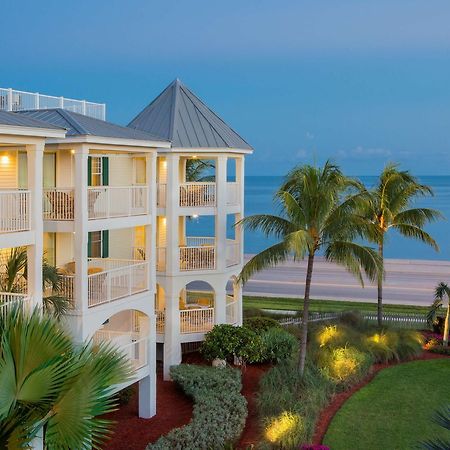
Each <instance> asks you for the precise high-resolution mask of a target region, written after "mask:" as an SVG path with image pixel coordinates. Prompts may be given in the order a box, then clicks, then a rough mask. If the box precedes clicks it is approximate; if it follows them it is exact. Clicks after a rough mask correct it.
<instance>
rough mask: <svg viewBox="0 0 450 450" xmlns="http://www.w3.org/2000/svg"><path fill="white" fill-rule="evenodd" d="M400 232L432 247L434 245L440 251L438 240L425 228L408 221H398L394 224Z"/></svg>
mask: <svg viewBox="0 0 450 450" xmlns="http://www.w3.org/2000/svg"><path fill="white" fill-rule="evenodd" d="M392 227H393V228H394V229H396V230H397V231H398V232H399V233H400V234H402V235H403V236H405V237H409V238H414V239H417V240H418V241H421V242H423V243H425V244H428V245H429V246H430V247H433V248H434V249H435V250H436V251H439V246H438V244H437V242H436V241H435V240H434V239H433V238H432V237H431V236H430V235H429V234H428V233H427V232H426V231H424V230H422V229H421V228H420V227H418V226H415V225H410V224H407V223H396V224H395V225H392Z"/></svg>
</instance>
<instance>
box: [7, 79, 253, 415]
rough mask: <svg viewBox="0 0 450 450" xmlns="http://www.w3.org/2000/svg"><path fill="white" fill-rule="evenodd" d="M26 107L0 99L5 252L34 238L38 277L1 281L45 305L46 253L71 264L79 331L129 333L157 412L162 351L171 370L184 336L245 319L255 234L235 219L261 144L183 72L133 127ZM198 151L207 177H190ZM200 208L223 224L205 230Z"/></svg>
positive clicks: (69, 282) (31, 267) (118, 337)
mask: <svg viewBox="0 0 450 450" xmlns="http://www.w3.org/2000/svg"><path fill="white" fill-rule="evenodd" d="M7 91H8V92H10V90H7ZM0 94H1V92H0ZM9 98H11V97H9ZM0 106H1V105H0ZM0 109H1V108H0ZM19 109H22V111H19ZM23 109H24V108H16V110H17V112H15V113H14V112H3V111H0V258H2V259H1V260H0V262H2V263H3V262H4V260H5V258H7V256H8V251H10V249H11V248H14V247H23V246H26V247H27V252H28V272H29V276H28V282H27V287H26V292H24V293H23V294H18V295H12V294H10V293H6V292H5V293H0V312H2V311H3V312H5V311H6V310H7V306H8V305H9V304H11V303H10V302H12V301H16V300H27V299H32V302H33V303H34V304H40V302H41V301H42V257H43V255H45V257H46V258H47V259H48V260H49V261H50V262H51V263H52V264H54V265H56V266H57V267H59V268H60V270H61V272H62V273H63V279H64V295H66V296H67V297H68V298H69V299H70V300H71V302H72V309H71V311H70V313H69V314H68V315H67V316H66V318H65V321H66V324H67V327H68V328H69V329H70V331H71V332H72V335H73V337H74V340H75V341H76V342H82V341H84V340H86V339H91V338H92V339H94V342H99V341H103V340H108V341H112V342H114V343H115V344H116V345H118V346H119V347H120V348H121V349H122V351H123V352H125V353H126V354H127V355H128V356H129V358H130V359H131V361H132V363H133V365H134V367H135V369H136V377H135V379H134V380H133V381H136V380H139V415H140V417H151V416H153V415H154V414H155V412H156V361H157V359H160V360H162V361H163V373H164V377H165V378H168V376H169V368H170V366H171V365H174V364H179V363H180V362H181V355H182V349H183V347H184V346H186V345H190V343H195V342H200V341H201V340H203V338H204V334H205V333H206V332H207V331H209V330H210V329H211V328H212V326H213V325H214V324H219V323H230V324H240V323H241V322H242V292H241V288H240V286H239V285H238V284H237V283H236V277H237V275H238V274H239V272H240V271H241V269H242V262H243V236H242V232H241V230H240V229H239V228H233V227H232V225H233V224H234V223H236V222H237V221H238V220H240V219H241V218H242V217H243V214H244V201H243V200H244V157H245V155H246V154H248V153H251V152H252V149H251V147H250V146H249V145H248V144H247V143H246V142H245V141H244V140H243V139H242V138H240V137H239V136H238V135H237V134H236V133H235V132H234V131H233V130H231V128H229V127H228V126H227V125H226V124H225V123H224V122H223V121H222V120H221V119H219V118H218V117H217V116H216V115H215V114H214V113H213V112H212V111H211V110H210V109H209V108H208V107H207V106H206V105H204V103H202V102H201V101H200V100H199V99H198V98H197V97H196V96H195V95H194V94H193V93H192V92H191V91H189V89H187V88H186V87H185V86H184V85H182V84H181V83H180V82H179V81H178V80H176V81H174V82H173V83H172V84H171V85H169V87H168V88H166V89H165V90H164V91H163V92H162V93H161V94H160V95H159V96H158V97H157V98H156V99H155V100H154V101H153V102H152V103H151V104H150V105H149V106H148V107H147V108H145V109H144V110H143V111H142V112H141V113H140V114H139V115H138V116H137V117H136V118H135V119H134V120H133V121H132V122H131V123H130V124H129V126H128V127H120V126H117V125H114V124H111V123H108V122H105V121H103V120H98V119H95V118H93V117H89V115H88V114H86V115H83V114H79V113H75V112H73V111H70V110H67V109H61V108H55V109H45V108H44V107H41V108H40V109H30V110H23ZM11 123H12V125H11ZM192 161H194V163H192ZM198 161H207V162H208V163H207V164H208V167H209V168H208V170H207V172H211V173H207V174H208V175H209V176H210V178H208V181H205V180H199V179H197V178H196V179H195V181H192V177H191V178H190V175H189V174H190V170H189V168H190V167H192V166H191V165H192V164H194V165H195V164H199V163H198ZM232 166H233V167H232ZM186 167H188V171H186ZM231 169H232V170H231ZM203 175H204V174H203ZM192 217H200V218H208V220H210V222H213V224H214V225H213V227H212V229H211V232H210V233H209V234H208V235H207V236H201V235H199V234H198V233H197V232H196V230H195V224H196V221H195V220H194V221H192ZM188 229H190V230H193V231H192V235H188V234H187V230H188ZM227 234H228V235H227ZM230 234H232V236H230ZM1 249H3V250H1ZM205 286H206V288H205ZM8 302H9V303H8ZM157 346H158V351H157Z"/></svg>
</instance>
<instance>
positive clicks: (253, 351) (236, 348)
mask: <svg viewBox="0 0 450 450" xmlns="http://www.w3.org/2000/svg"><path fill="white" fill-rule="evenodd" d="M261 345H262V344H261V338H260V337H259V336H258V335H257V334H256V333H255V332H253V331H252V330H250V329H248V328H246V327H235V326H233V325H227V324H223V325H215V326H214V327H213V329H212V330H211V331H210V332H209V333H207V334H206V336H205V340H204V342H203V344H202V346H201V349H200V351H201V353H202V355H203V356H204V357H205V359H206V360H208V361H212V360H213V359H216V358H219V359H225V360H227V361H229V362H231V361H232V360H233V359H234V357H235V356H236V357H237V358H241V359H243V360H244V361H246V362H258V361H260V360H261V350H262V347H261Z"/></svg>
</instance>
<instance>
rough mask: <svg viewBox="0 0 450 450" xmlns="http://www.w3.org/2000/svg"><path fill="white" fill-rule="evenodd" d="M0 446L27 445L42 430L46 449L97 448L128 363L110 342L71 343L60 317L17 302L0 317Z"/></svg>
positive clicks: (14, 446) (126, 373) (105, 432)
mask: <svg viewBox="0 0 450 450" xmlns="http://www.w3.org/2000/svg"><path fill="white" fill-rule="evenodd" d="M0 342H1V346H0V386H1V389H0V448H5V449H17V448H26V447H27V446H28V445H29V443H30V442H31V440H32V439H33V438H35V436H36V434H37V432H38V431H39V430H43V435H44V440H45V446H46V448H48V449H68V448H73V449H86V450H87V449H90V448H100V444H101V443H102V441H103V440H104V439H105V438H106V436H107V435H108V433H109V421H107V420H104V419H99V418H97V416H99V415H101V414H104V413H107V412H109V411H112V410H113V409H114V407H115V399H114V397H113V389H114V385H116V384H119V383H123V382H125V381H127V380H128V379H129V377H130V375H131V373H132V372H131V367H130V365H129V363H128V362H127V360H126V357H125V356H124V355H121V354H120V353H118V351H117V350H115V349H114V348H113V347H111V346H108V345H100V346H93V345H92V344H91V343H88V344H85V345H83V346H75V345H74V344H73V343H72V340H71V337H70V335H69V334H68V333H66V332H64V331H63V330H62V329H61V327H60V325H59V323H58V321H57V320H56V319H55V318H54V317H52V316H49V315H42V314H41V313H40V312H39V310H37V309H35V310H34V311H33V313H32V314H26V313H24V312H23V309H22V308H20V307H15V308H12V309H11V310H10V312H9V313H8V314H6V315H1V316H0Z"/></svg>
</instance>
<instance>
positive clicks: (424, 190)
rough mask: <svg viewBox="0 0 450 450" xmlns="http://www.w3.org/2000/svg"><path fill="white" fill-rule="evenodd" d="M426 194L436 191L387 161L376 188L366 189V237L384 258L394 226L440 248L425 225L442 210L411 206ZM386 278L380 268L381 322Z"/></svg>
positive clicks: (407, 234) (403, 233) (379, 322)
mask: <svg viewBox="0 0 450 450" xmlns="http://www.w3.org/2000/svg"><path fill="white" fill-rule="evenodd" d="M426 195H433V191H432V189H431V188H430V187H429V186H426V185H423V184H420V183H419V182H418V180H417V179H416V178H415V177H413V176H412V175H411V174H410V173H409V172H407V171H400V170H398V166H397V165H396V164H388V165H387V166H386V167H385V168H384V170H383V172H382V173H381V175H380V177H379V179H378V182H377V185H376V186H375V188H374V189H372V190H370V191H368V192H367V197H368V198H367V202H365V204H364V205H365V208H364V209H365V212H364V215H365V217H366V219H367V220H368V221H369V223H370V226H369V227H368V228H367V231H368V235H367V237H368V238H369V239H370V240H372V242H375V243H376V244H377V245H378V254H379V256H380V258H381V260H384V245H385V242H386V234H387V233H388V232H389V231H390V230H391V229H393V230H396V231H397V232H399V233H400V234H401V235H403V236H405V237H407V238H414V239H418V240H419V241H421V242H424V243H425V244H428V245H430V246H431V247H433V248H434V249H435V250H436V251H438V250H439V247H438V245H437V243H436V241H435V240H434V239H433V238H432V237H431V236H430V235H429V234H428V233H427V232H425V231H424V230H423V227H424V225H426V224H427V223H428V222H431V221H434V220H437V219H439V218H441V217H442V215H441V213H440V212H439V211H436V210H434V209H429V208H414V207H411V206H412V203H413V201H414V200H415V199H416V198H417V197H419V196H426ZM383 279H384V272H383V271H381V272H380V273H379V276H378V280H377V288H378V314H377V316H378V317H377V318H378V325H379V326H381V325H382V322H383Z"/></svg>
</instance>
